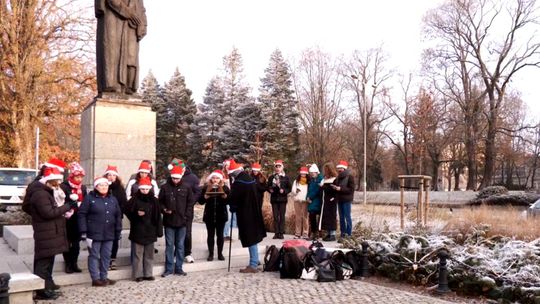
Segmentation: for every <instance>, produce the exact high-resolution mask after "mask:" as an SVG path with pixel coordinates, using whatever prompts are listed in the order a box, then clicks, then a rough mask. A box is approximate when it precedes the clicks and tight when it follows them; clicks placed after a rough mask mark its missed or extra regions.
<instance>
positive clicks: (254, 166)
mask: <svg viewBox="0 0 540 304" xmlns="http://www.w3.org/2000/svg"><path fill="white" fill-rule="evenodd" d="M251 170H252V171H255V172H259V171H261V164H259V163H253V164H252V165H251Z"/></svg>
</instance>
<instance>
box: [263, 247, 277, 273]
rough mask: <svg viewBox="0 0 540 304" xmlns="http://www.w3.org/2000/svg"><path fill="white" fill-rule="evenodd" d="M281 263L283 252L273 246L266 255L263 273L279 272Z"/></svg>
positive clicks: (267, 250)
mask: <svg viewBox="0 0 540 304" xmlns="http://www.w3.org/2000/svg"><path fill="white" fill-rule="evenodd" d="M280 263H281V250H279V249H277V247H276V245H271V246H270V247H268V249H266V253H265V255H264V266H263V271H279V264H280Z"/></svg>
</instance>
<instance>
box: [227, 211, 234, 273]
mask: <svg viewBox="0 0 540 304" xmlns="http://www.w3.org/2000/svg"><path fill="white" fill-rule="evenodd" d="M233 216H234V212H231V237H230V239H229V266H227V272H231V248H232V238H233V230H232V229H233Z"/></svg>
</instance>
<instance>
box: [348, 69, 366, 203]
mask: <svg viewBox="0 0 540 304" xmlns="http://www.w3.org/2000/svg"><path fill="white" fill-rule="evenodd" d="M351 78H352V79H354V80H358V76H356V75H351ZM356 96H357V97H360V94H358V87H356ZM362 98H363V101H364V104H363V113H362V120H363V130H362V131H363V133H364V134H363V135H364V164H363V167H364V168H363V171H362V173H363V174H362V184H363V189H362V190H363V191H364V193H363V198H364V205H365V204H367V172H366V171H367V161H366V154H367V153H366V152H367V102H366V98H367V97H366V84H365V83H364V89H363V90H362Z"/></svg>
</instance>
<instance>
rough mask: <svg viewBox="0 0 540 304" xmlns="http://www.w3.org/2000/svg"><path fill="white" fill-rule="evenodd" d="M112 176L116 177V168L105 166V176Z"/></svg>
mask: <svg viewBox="0 0 540 304" xmlns="http://www.w3.org/2000/svg"><path fill="white" fill-rule="evenodd" d="M107 174H112V175H116V176H118V167H116V166H112V165H107V170H105V175H107Z"/></svg>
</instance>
